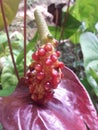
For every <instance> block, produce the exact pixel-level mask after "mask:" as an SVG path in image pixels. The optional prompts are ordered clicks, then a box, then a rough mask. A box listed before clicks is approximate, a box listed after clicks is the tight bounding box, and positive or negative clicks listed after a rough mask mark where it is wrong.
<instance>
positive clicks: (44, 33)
mask: <svg viewBox="0 0 98 130" xmlns="http://www.w3.org/2000/svg"><path fill="white" fill-rule="evenodd" d="M34 15H35V21H36V24H37V27H38V32H39V36H40V40H41V42H42V43H43V42H45V41H47V38H49V37H48V35H50V36H51V33H50V32H49V29H48V26H47V24H46V21H45V19H44V17H43V15H42V13H41V12H40V10H38V9H36V10H35V12H34Z"/></svg>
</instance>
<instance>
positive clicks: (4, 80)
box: [0, 66, 18, 96]
mask: <svg viewBox="0 0 98 130" xmlns="http://www.w3.org/2000/svg"><path fill="white" fill-rule="evenodd" d="M17 82H18V80H17V77H16V75H15V73H14V69H13V67H12V66H5V67H4V68H3V70H2V74H1V85H2V88H3V89H2V90H0V96H6V95H8V94H10V93H11V92H13V90H14V89H15V88H16V85H17Z"/></svg>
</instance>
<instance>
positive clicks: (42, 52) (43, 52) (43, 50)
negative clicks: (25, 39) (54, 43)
mask: <svg viewBox="0 0 98 130" xmlns="http://www.w3.org/2000/svg"><path fill="white" fill-rule="evenodd" d="M38 54H39V56H44V55H45V54H46V51H45V49H44V48H39V49H38Z"/></svg>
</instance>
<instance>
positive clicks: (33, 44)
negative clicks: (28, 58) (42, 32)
mask: <svg viewBox="0 0 98 130" xmlns="http://www.w3.org/2000/svg"><path fill="white" fill-rule="evenodd" d="M37 38H38V33H36V34H35V36H34V38H33V39H32V40H31V41H30V42H29V43H28V44H27V47H26V53H28V52H29V51H31V50H32V51H33V50H34V49H35V47H36V43H37V40H38V39H37ZM23 58H24V50H21V52H20V54H19V55H18V56H17V59H16V64H20V63H21V62H22V60H23Z"/></svg>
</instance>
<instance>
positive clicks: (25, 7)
mask: <svg viewBox="0 0 98 130" xmlns="http://www.w3.org/2000/svg"><path fill="white" fill-rule="evenodd" d="M26 9H27V0H24V77H25V76H26Z"/></svg>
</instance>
